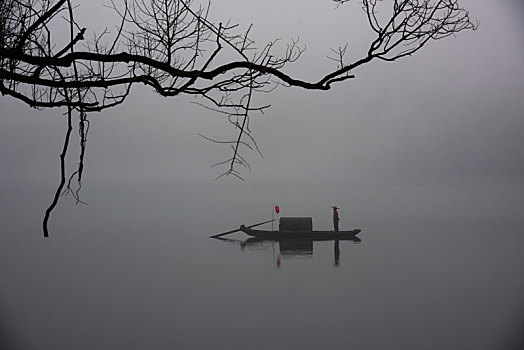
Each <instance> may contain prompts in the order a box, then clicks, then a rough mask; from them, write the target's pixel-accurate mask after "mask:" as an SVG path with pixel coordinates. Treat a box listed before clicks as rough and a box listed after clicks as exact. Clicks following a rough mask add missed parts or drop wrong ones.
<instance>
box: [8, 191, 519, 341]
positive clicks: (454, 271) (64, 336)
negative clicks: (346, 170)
mask: <svg viewBox="0 0 524 350" xmlns="http://www.w3.org/2000/svg"><path fill="white" fill-rule="evenodd" d="M213 186H215V187H216V186H217V185H213ZM10 191H14V192H16V191H19V193H26V192H23V190H22V189H12V190H10ZM191 191H193V189H192V188H191V187H186V189H184V190H182V192H183V193H180V190H177V191H175V190H172V191H171V190H168V191H166V189H165V188H148V189H147V191H146V190H143V191H141V190H137V189H136V188H134V189H133V191H129V189H125V190H124V189H123V188H121V189H119V188H116V189H115V188H114V189H113V190H112V192H110V193H108V191H106V190H104V188H101V187H97V186H92V187H91V189H89V191H87V192H86V194H89V195H90V196H91V198H90V205H89V206H88V207H81V208H78V207H76V208H75V207H74V205H71V204H70V203H67V204H63V205H61V206H59V209H58V211H57V212H56V214H55V216H54V217H53V220H54V230H53V232H52V234H53V236H52V237H51V239H43V238H41V237H40V231H39V225H40V222H39V220H36V219H34V218H35V217H36V218H40V217H41V214H42V212H41V208H42V206H45V204H46V203H47V201H48V200H49V198H48V197H46V196H45V194H44V195H42V196H37V195H35V196H34V198H26V197H24V196H22V195H20V196H18V197H13V196H10V198H18V199H16V200H14V201H13V200H11V201H10V202H9V203H6V202H5V201H4V202H2V208H4V210H3V214H2V220H3V229H2V241H3V242H2V244H1V247H0V281H1V282H0V283H1V284H0V329H1V331H0V332H1V333H0V335H1V337H2V343H0V344H1V345H2V346H3V347H2V346H0V348H2V349H55V350H58V349H351V348H358V349H486V350H487V349H518V348H519V346H520V345H522V344H523V343H522V329H523V328H522V326H523V325H524V322H523V321H524V254H523V251H524V238H523V237H524V232H523V229H522V227H523V226H522V225H523V224H524V220H523V219H522V218H521V217H520V216H519V212H520V211H521V209H522V205H521V206H520V207H519V204H522V202H520V201H521V198H523V197H522V195H523V194H524V191H522V186H520V185H518V184H515V185H512V186H510V187H504V188H498V187H491V188H490V187H486V186H483V187H482V188H480V189H479V188H473V187H466V188H463V187H460V190H458V191H457V187H452V188H450V187H436V188H413V187H410V188H406V187H394V188H393V187H391V188H387V189H376V190H375V192H372V193H370V192H364V191H362V192H359V191H358V190H351V191H353V192H352V193H351V195H352V196H354V197H355V200H359V201H360V202H361V203H362V207H357V206H356V205H355V206H354V207H353V208H352V211H351V213H350V212H349V210H348V209H347V208H346V211H344V208H342V209H341V215H342V219H343V220H344V219H346V221H342V222H341V224H345V225H350V226H351V224H349V223H348V222H347V221H349V220H351V223H353V222H354V223H355V225H353V226H354V227H361V228H362V229H363V232H362V233H361V235H360V237H361V242H352V241H341V242H339V243H338V247H337V246H336V243H335V242H314V243H304V244H302V245H300V246H289V245H282V244H279V243H278V242H258V243H249V242H247V243H246V242H245V240H246V238H247V237H246V236H245V235H243V234H242V233H236V234H233V235H230V236H227V238H228V239H227V240H216V239H209V238H208V236H209V235H211V234H214V233H218V232H221V231H226V230H228V229H231V228H235V227H237V226H239V225H240V224H241V223H245V224H249V223H254V222H257V221H261V220H264V219H266V218H267V217H268V216H270V215H271V214H270V213H271V205H272V202H271V201H270V199H269V198H264V196H261V202H263V203H258V204H257V203H253V202H252V201H249V200H248V199H249V197H250V196H251V192H250V191H247V190H246V192H242V193H240V194H236V196H238V198H235V195H233V194H229V195H228V194H226V192H221V190H216V191H215V192H213V190H210V191H205V192H200V191H196V190H195V192H194V193H193V192H191ZM381 191H382V192H381ZM384 191H386V192H387V193H389V194H390V196H384V193H386V192H384ZM485 191H491V192H493V193H494V192H496V193H499V194H500V201H499V203H498V205H495V204H493V203H484V204H481V205H479V202H482V200H481V199H482V198H483V196H484V195H485V194H486V192H485ZM42 192H45V191H42ZM32 193H39V192H38V191H36V192H32ZM46 193H47V192H46ZM493 193H490V194H491V195H492V194H493ZM175 194H176V195H175ZM399 194H402V196H399ZM268 196H270V195H268ZM373 196H374V197H373ZM406 197H407V198H406ZM369 198H391V199H389V200H382V201H381V202H380V203H376V204H374V205H372V204H373V203H372V202H370V199H369ZM491 198H493V197H492V196H491ZM366 199H367V202H366ZM160 203H161V205H159V204H160ZM239 203H242V204H243V205H240V206H239V205H238V204H239ZM250 203H252V205H250ZM268 203H269V205H268ZM262 204H263V205H264V208H265V210H266V213H267V215H260V210H259V207H258V205H262ZM430 204H431V205H430ZM500 204H504V208H505V209H504V210H503V209H500V207H499V206H500ZM268 206H269V209H267V207H268ZM282 207H283V210H286V209H288V211H291V210H290V209H289V208H287V207H286V205H283V206H282ZM312 208H313V207H312ZM497 208H499V209H497ZM507 208H512V209H509V211H508V209H507ZM324 209H326V210H324ZM296 210H297V211H300V212H299V213H296V212H293V213H290V214H302V215H311V216H313V217H314V218H315V221H314V225H315V227H317V228H319V229H322V228H326V225H329V215H330V213H329V207H326V208H320V209H319V210H318V211H315V210H314V209H312V211H313V212H311V211H310V208H309V207H305V208H300V210H299V209H296ZM302 210H303V211H305V212H302ZM284 214H285V212H284ZM344 215H345V216H344ZM321 226H323V227H321ZM341 226H342V227H344V225H341Z"/></svg>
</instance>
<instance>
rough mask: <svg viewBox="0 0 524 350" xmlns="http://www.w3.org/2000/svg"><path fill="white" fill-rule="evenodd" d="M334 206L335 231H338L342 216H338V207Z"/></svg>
mask: <svg viewBox="0 0 524 350" xmlns="http://www.w3.org/2000/svg"><path fill="white" fill-rule="evenodd" d="M332 208H333V227H334V228H335V232H338V222H339V221H340V218H339V217H338V208H337V207H332Z"/></svg>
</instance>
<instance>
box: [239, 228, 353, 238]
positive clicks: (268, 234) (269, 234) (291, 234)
mask: <svg viewBox="0 0 524 350" xmlns="http://www.w3.org/2000/svg"><path fill="white" fill-rule="evenodd" d="M240 231H242V232H244V233H245V234H247V235H249V236H252V237H257V238H262V239H273V240H288V239H308V240H316V241H324V240H325V241H330V240H337V239H339V240H343V239H352V238H355V237H356V235H357V234H359V233H360V232H361V230H360V229H354V230H350V231H338V232H334V231H267V230H253V229H251V228H248V227H246V226H244V225H242V226H240Z"/></svg>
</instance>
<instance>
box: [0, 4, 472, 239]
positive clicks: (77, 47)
mask: <svg viewBox="0 0 524 350" xmlns="http://www.w3.org/2000/svg"><path fill="white" fill-rule="evenodd" d="M333 1H334V2H335V3H337V5H339V6H342V5H343V4H344V3H346V2H348V1H347V0H333ZM360 4H361V7H362V9H363V12H364V15H365V16H366V17H367V21H368V24H369V27H370V29H371V31H372V32H373V33H374V35H375V37H374V39H373V40H372V42H371V43H370V44H369V47H368V50H367V52H366V53H365V54H364V55H363V57H360V58H358V59H356V60H354V61H350V60H349V58H348V57H347V55H346V50H347V46H344V47H340V48H338V49H337V50H333V54H334V55H335V56H334V57H330V58H331V59H332V60H335V61H336V62H337V68H336V69H334V70H332V71H327V72H325V73H324V74H323V75H322V76H321V77H320V78H319V79H318V80H316V81H307V80H304V79H301V78H299V77H298V78H297V77H293V76H291V75H289V74H288V73H286V72H285V67H286V65H288V64H290V63H292V62H294V61H296V60H297V59H299V58H300V56H301V54H302V53H303V51H304V48H303V46H302V45H301V44H300V43H299V42H298V41H291V42H290V43H289V44H288V45H287V48H286V49H285V50H284V52H282V53H280V54H279V53H278V52H276V51H277V49H276V43H277V40H274V41H271V42H269V43H267V44H266V45H265V46H263V47H262V48H258V49H257V48H256V47H255V42H254V40H252V39H251V37H250V32H251V26H249V27H248V29H247V30H244V31H241V30H240V29H239V26H238V25H237V24H234V23H231V22H230V21H227V22H218V23H216V22H214V21H212V20H211V18H210V8H211V4H210V3H207V4H206V5H198V4H196V3H195V2H193V0H121V1H117V0H111V2H110V5H109V8H110V9H112V10H113V11H114V13H115V14H116V16H117V18H119V23H118V25H117V26H116V27H115V28H114V30H113V31H109V30H107V29H106V30H104V31H103V32H102V33H99V34H97V35H95V36H94V37H93V38H91V39H86V37H85V36H86V34H85V33H86V27H82V25H81V24H80V23H78V22H77V20H76V18H75V16H74V13H75V11H76V8H75V5H74V4H73V3H72V1H71V0H59V1H51V0H4V1H2V2H1V3H0V21H1V22H0V92H1V93H2V95H7V96H11V97H13V98H15V99H18V100H21V101H23V102H25V103H26V104H28V105H29V106H31V107H34V108H49V107H64V108H67V116H68V123H69V124H68V129H67V132H66V139H65V142H64V148H63V151H62V153H61V156H60V159H61V170H62V171H61V181H60V185H59V187H58V190H57V196H55V199H54V201H53V203H52V205H51V207H50V208H49V209H48V211H46V216H45V219H44V234H45V236H47V222H48V218H49V214H50V212H51V211H52V209H53V208H54V206H55V205H56V202H57V201H58V195H59V194H66V193H71V194H73V196H74V197H75V199H76V200H77V203H79V202H81V201H80V198H79V190H80V188H81V180H82V171H83V163H84V157H85V149H86V142H87V132H88V129H89V121H88V117H87V115H88V113H89V112H93V111H102V110H104V109H107V108H112V107H115V106H117V105H119V104H121V103H123V102H124V101H125V100H126V98H127V97H128V96H129V95H130V92H131V89H132V87H133V86H134V85H135V84H142V85H145V86H148V87H150V88H152V89H153V90H154V91H156V92H157V93H158V94H160V95H161V96H164V97H174V96H178V95H182V94H185V95H195V96H199V97H200V98H201V100H200V101H201V102H199V104H202V105H204V106H205V107H206V108H209V109H212V110H214V111H218V112H219V113H223V114H225V115H226V116H227V118H228V120H229V122H230V123H231V124H232V125H233V126H234V127H235V128H236V130H237V132H238V137H237V138H236V139H235V140H226V141H218V140H215V139H212V140H213V141H214V142H218V143H223V144H229V145H231V146H232V156H231V157H230V158H229V159H227V160H226V161H225V162H221V163H218V164H223V165H227V168H226V171H225V172H224V173H223V175H234V176H237V177H240V173H239V172H238V171H237V166H241V167H246V168H248V169H249V165H248V164H247V163H246V160H245V157H243V156H242V155H241V153H242V152H241V149H242V148H243V147H246V148H247V149H257V150H258V147H257V146H256V143H255V142H254V139H253V137H252V134H251V131H250V129H249V118H250V116H251V115H252V114H253V113H256V112H263V111H264V110H265V109H266V108H267V107H268V106H256V105H255V104H254V100H255V96H256V94H257V93H261V92H270V91H272V89H274V88H275V87H277V86H279V85H284V86H288V87H301V88H304V89H310V90H329V89H331V88H332V87H333V86H334V84H337V83H341V82H343V81H346V80H350V79H353V78H355V75H354V74H355V71H356V70H357V69H358V68H359V67H361V66H363V65H365V64H367V63H369V62H371V61H374V60H381V61H395V60H397V59H399V58H402V57H404V56H409V55H412V54H413V53H415V52H417V51H418V50H420V49H421V48H422V47H423V46H424V45H425V44H426V43H427V42H428V41H429V40H439V39H442V38H446V37H448V36H451V35H455V34H456V33H458V32H460V31H463V30H468V29H476V27H477V24H475V23H473V22H472V21H471V20H470V18H469V14H468V12H467V11H466V10H465V9H463V8H462V7H460V5H459V4H458V0H389V1H387V0H384V1H382V0H362V1H361V3H360ZM63 33H68V35H63ZM74 112H76V113H78V130H79V139H80V156H79V164H78V169H77V170H76V171H75V172H73V174H72V175H70V176H69V180H68V181H67V182H66V178H67V177H66V174H65V167H64V162H65V156H66V153H67V149H68V146H69V139H70V133H71V129H72V123H71V118H72V114H73V113H74ZM206 138H208V137H206ZM208 139H210V138H208ZM75 178H76V179H77V184H78V186H77V188H76V189H75V190H73V189H72V184H73V182H74V179H75ZM64 187H66V189H65V190H64V189H63V188H64Z"/></svg>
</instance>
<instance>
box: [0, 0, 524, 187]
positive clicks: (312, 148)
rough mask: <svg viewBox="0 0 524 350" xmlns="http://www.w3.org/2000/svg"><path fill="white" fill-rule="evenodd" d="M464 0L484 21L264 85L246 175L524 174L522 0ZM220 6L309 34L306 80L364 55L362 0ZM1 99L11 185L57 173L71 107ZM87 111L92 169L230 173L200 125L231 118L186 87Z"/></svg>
mask: <svg viewBox="0 0 524 350" xmlns="http://www.w3.org/2000/svg"><path fill="white" fill-rule="evenodd" d="M461 3H462V4H463V5H464V6H465V7H466V8H468V9H469V10H470V15H471V17H472V18H473V19H475V20H479V21H480V28H479V30H478V31H476V32H472V31H470V32H462V33H459V34H458V35H457V37H456V38H448V39H445V40H441V41H437V42H432V43H430V44H429V45H428V46H427V47H425V48H424V49H423V50H422V51H421V52H419V53H418V54H416V55H414V56H412V57H408V58H405V59H402V60H400V61H397V62H393V63H383V62H375V63H371V64H368V65H367V66H365V67H362V68H361V69H360V70H358V71H355V72H354V73H355V74H356V79H353V80H350V81H347V82H345V83H343V84H339V85H337V86H335V87H334V88H333V89H332V90H331V91H328V92H318V91H317V92H312V91H305V90H302V89H300V88H293V89H288V88H279V89H277V90H276V91H274V92H273V93H271V94H267V95H258V96H257V99H258V101H259V102H260V103H271V105H272V107H271V109H269V111H268V112H267V113H266V114H265V115H264V116H262V117H259V116H253V118H252V129H253V132H254V135H255V137H256V140H257V141H258V145H259V146H260V148H261V150H262V153H263V155H264V158H260V157H259V156H258V155H257V154H256V153H255V152H253V153H251V154H248V159H249V161H250V164H251V166H252V169H253V171H252V173H249V172H245V173H243V175H245V177H246V178H247V179H248V181H249V182H250V183H254V184H256V183H259V182H262V183H263V182H281V183H285V182H286V181H293V182H298V183H323V182H326V183H345V182H347V181H350V182H352V181H354V184H357V183H359V182H360V183H363V182H367V181H378V182H379V183H380V182H393V183H396V182H400V183H403V182H409V181H414V182H417V181H418V182H420V181H422V182H424V181H429V182H431V181H447V180H443V179H447V178H453V177H457V176H458V177H463V176H467V177H483V176H489V177H502V178H517V179H522V177H523V176H524V162H522V159H524V147H523V146H524V145H523V141H522V136H521V134H522V130H524V118H523V116H524V100H523V98H522V97H523V92H524V68H523V67H524V65H523V63H524V42H523V40H522V34H523V29H524V25H523V20H522V18H523V14H524V11H523V6H522V4H521V2H520V1H516V0H503V1H497V2H493V1H489V0H470V1H462V2H461ZM90 6H94V5H91V4H89V5H87V4H82V8H83V10H82V12H79V13H81V14H83V15H86V17H87V18H88V19H90V20H92V19H93V18H96V19H97V20H98V22H97V23H96V24H95V25H98V26H101V25H102V23H104V21H103V20H104V19H106V18H110V17H106V15H105V13H104V12H102V11H103V10H100V9H99V8H98V7H93V8H91V7H90ZM213 9H214V15H215V17H214V18H217V21H218V19H220V18H223V17H225V18H228V17H229V18H231V19H233V21H236V22H239V23H241V25H242V26H244V27H247V26H248V25H249V24H250V23H253V24H254V27H253V30H252V32H253V34H254V38H255V39H256V40H257V42H258V46H263V44H264V43H265V42H266V41H267V40H270V39H272V38H275V37H279V38H281V39H282V46H283V47H284V45H285V43H287V42H289V41H290V40H291V39H292V38H297V37H300V40H301V42H302V43H304V44H306V46H307V51H306V52H305V53H304V55H303V57H302V59H301V60H300V61H299V62H297V63H295V64H293V65H290V66H288V67H287V68H286V71H287V72H289V73H290V74H292V75H295V76H296V77H301V78H305V79H311V80H316V79H318V78H319V77H321V76H323V75H324V74H325V73H326V72H328V71H329V70H330V69H332V68H333V67H334V63H333V62H331V61H329V60H328V59H327V58H326V55H328V54H329V49H330V48H333V47H336V46H339V45H344V44H345V43H349V50H350V56H351V57H352V58H357V57H360V56H361V55H362V54H361V52H363V50H365V48H366V45H367V43H368V42H369V35H370V34H369V32H368V31H367V27H365V19H364V17H363V13H362V12H361V10H360V8H359V5H358V4H356V3H355V4H348V6H342V7H341V8H339V9H338V10H335V7H334V6H333V4H332V3H331V2H329V1H324V2H308V4H307V5H304V2H302V1H286V2H282V1H265V2H263V3H261V2H249V1H243V2H242V1H241V2H237V1H234V0H227V1H216V2H215V3H214V4H213ZM0 101H1V102H0V108H1V115H2V118H0V150H1V151H0V164H2V167H1V168H0V186H1V187H0V188H1V189H2V190H5V189H6V188H9V187H12V186H14V185H16V184H21V185H24V184H27V183H30V184H31V183H42V184H46V185H47V184H49V183H53V184H54V183H55V182H56V176H57V174H56V172H57V171H58V154H59V152H60V148H61V143H62V141H63V135H64V128H65V120H64V119H63V118H62V117H61V113H62V111H60V110H56V109H55V110H46V111H36V110H33V109H30V108H29V107H27V106H25V105H23V104H22V103H20V102H18V101H15V100H13V99H12V98H10V97H2V98H1V99H0ZM89 118H90V121H91V130H90V134H89V140H88V148H87V158H86V181H92V182H95V183H97V182H111V181H125V180H126V179H127V180H129V181H134V180H144V181H157V180H158V181H160V180H166V181H171V180H172V181H180V180H181V179H186V180H188V181H189V180H190V179H191V180H196V181H203V182H205V183H208V182H212V181H214V180H213V179H214V178H215V177H216V176H217V175H219V174H220V173H221V171H220V169H216V168H210V165H212V164H213V163H215V162H218V161H221V160H223V159H225V158H226V157H228V156H229V153H228V152H227V150H226V149H225V148H222V147H220V146H217V145H215V144H212V143H209V142H207V141H205V140H204V139H202V138H200V137H199V136H198V134H199V133H202V134H205V135H207V136H210V137H216V138H229V137H231V136H232V129H230V127H229V125H227V123H226V121H225V120H224V119H223V118H222V117H221V116H220V115H217V114H215V113H213V112H210V111H208V110H205V109H202V108H200V107H198V106H195V105H194V104H191V103H190V102H189V99H187V98H174V99H162V98H159V97H158V96H155V95H154V94H153V93H151V92H150V91H146V90H144V89H142V88H136V89H135V91H134V93H133V95H132V96H131V98H129V100H128V101H127V103H125V104H124V105H123V106H120V107H117V108H115V109H113V110H110V111H105V112H102V113H99V114H91V115H90V116H89ZM73 142H76V139H74V140H73ZM74 151H75V150H74V149H72V151H71V153H70V154H71V156H70V158H69V163H70V164H73V165H74V164H75V163H76V154H75V153H74ZM35 174H38V176H35ZM224 181H226V182H227V183H229V182H232V180H229V179H226V180H224ZM352 183H353V182H352ZM87 191H88V189H87Z"/></svg>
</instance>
